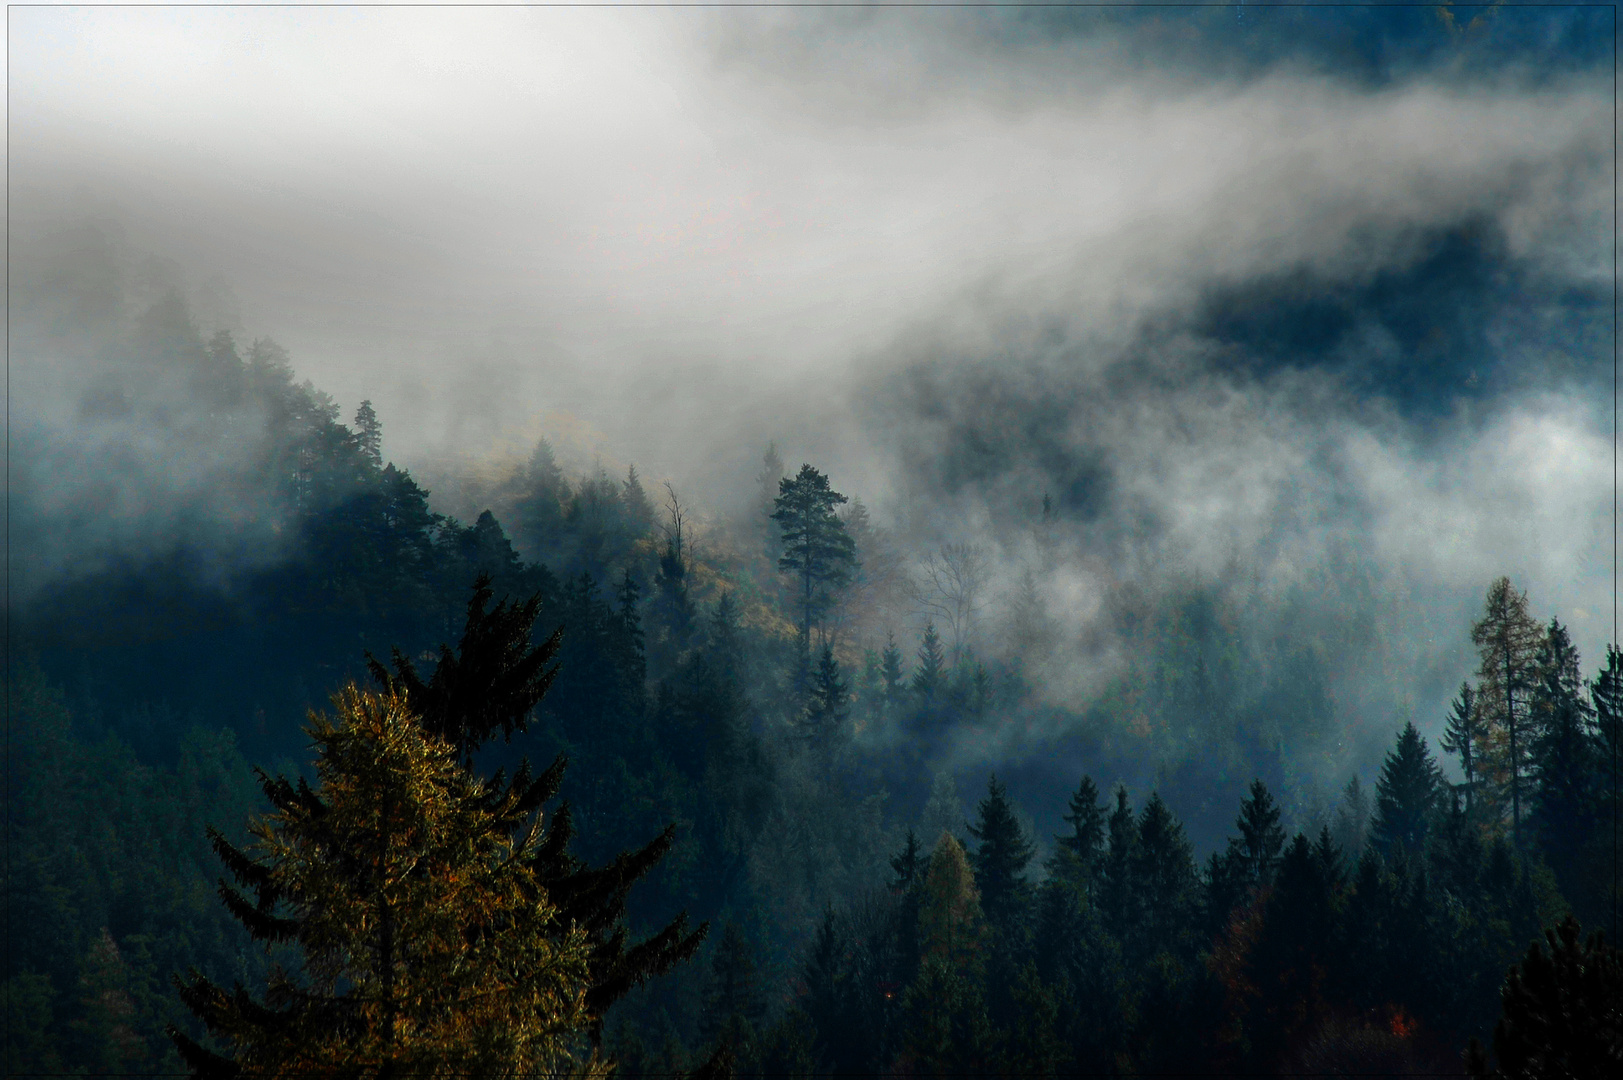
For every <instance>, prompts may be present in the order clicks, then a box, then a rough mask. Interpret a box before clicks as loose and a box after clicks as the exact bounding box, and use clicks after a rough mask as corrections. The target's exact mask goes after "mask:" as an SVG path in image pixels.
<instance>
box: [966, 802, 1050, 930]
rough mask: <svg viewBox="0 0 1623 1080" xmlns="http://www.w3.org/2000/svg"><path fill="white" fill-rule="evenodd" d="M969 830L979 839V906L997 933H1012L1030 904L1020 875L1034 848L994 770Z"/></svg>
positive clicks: (1028, 892)
mask: <svg viewBox="0 0 1623 1080" xmlns="http://www.w3.org/2000/svg"><path fill="white" fill-rule="evenodd" d="M969 832H970V835H971V836H973V837H974V838H975V839H976V840H978V841H980V843H979V846H978V847H977V848H976V850H975V860H974V861H975V886H976V888H977V889H978V890H979V891H980V896H981V909H982V910H983V911H984V912H985V914H986V918H987V921H988V922H989V923H991V925H992V926H993V927H994V928H996V929H997V930H998V932H999V933H1000V934H1003V935H1005V936H1012V935H1014V934H1016V933H1018V931H1019V929H1020V928H1021V926H1022V924H1023V922H1024V920H1025V916H1026V914H1027V908H1028V907H1029V906H1030V899H1031V897H1030V892H1031V887H1030V885H1029V884H1028V883H1027V882H1026V880H1025V878H1024V876H1023V875H1024V874H1025V870H1026V865H1027V864H1028V863H1030V862H1031V857H1032V854H1033V851H1034V849H1033V847H1032V845H1031V842H1030V841H1029V840H1028V839H1027V838H1026V835H1025V830H1024V829H1022V828H1021V827H1020V822H1019V819H1017V818H1016V817H1015V816H1014V808H1013V807H1012V806H1011V805H1010V804H1009V800H1008V792H1007V791H1005V790H1004V787H1003V785H1002V784H1001V783H999V782H998V778H997V775H996V774H993V775H992V776H991V778H990V779H989V780H988V781H987V784H986V798H984V799H982V800H981V801H980V806H979V807H978V816H977V820H976V823H975V824H974V825H971V826H970V828H969Z"/></svg>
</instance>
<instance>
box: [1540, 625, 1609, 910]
mask: <svg viewBox="0 0 1623 1080" xmlns="http://www.w3.org/2000/svg"><path fill="white" fill-rule="evenodd" d="M1531 716H1532V720H1533V723H1532V725H1531V727H1532V730H1533V732H1534V734H1533V738H1532V747H1531V750H1530V753H1529V755H1528V756H1529V761H1530V765H1531V774H1532V781H1533V793H1532V800H1531V801H1532V807H1531V809H1530V810H1529V813H1528V825H1529V826H1531V828H1532V831H1533V834H1534V835H1535V836H1536V837H1537V838H1538V840H1539V843H1540V846H1541V847H1542V848H1543V849H1544V853H1545V857H1546V858H1547V859H1548V860H1549V862H1550V864H1551V865H1552V867H1553V868H1554V869H1555V872H1556V875H1557V877H1558V879H1559V880H1560V881H1561V883H1562V885H1563V886H1564V891H1565V892H1566V893H1567V894H1568V895H1569V896H1576V895H1577V892H1578V890H1579V888H1580V887H1581V886H1580V885H1579V880H1578V879H1579V877H1580V866H1579V863H1580V861H1581V860H1582V859H1583V857H1584V854H1585V849H1586V848H1587V846H1588V843H1589V837H1590V833H1591V831H1592V829H1593V827H1594V822H1593V820H1592V818H1593V814H1594V810H1595V809H1596V802H1597V800H1596V798H1595V796H1596V794H1597V792H1596V791H1595V790H1594V789H1595V787H1596V780H1597V778H1598V772H1599V770H1598V769H1597V768H1596V764H1597V763H1596V761H1595V756H1596V755H1595V750H1596V740H1595V734H1594V731H1593V721H1592V719H1591V716H1590V708H1589V703H1588V702H1587V701H1585V700H1584V693H1583V682H1582V679H1581V677H1580V676H1579V674H1578V650H1577V649H1576V648H1574V647H1573V645H1572V641H1571V638H1570V637H1569V636H1568V634H1567V628H1566V627H1564V626H1562V625H1561V623H1560V621H1559V620H1556V619H1551V620H1550V626H1549V629H1548V630H1547V631H1546V633H1545V639H1544V644H1543V646H1542V647H1541V648H1540V650H1539V656H1538V682H1537V684H1536V685H1535V686H1534V688H1533V697H1532V709H1531Z"/></svg>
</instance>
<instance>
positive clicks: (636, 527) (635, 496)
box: [620, 465, 654, 538]
mask: <svg viewBox="0 0 1623 1080" xmlns="http://www.w3.org/2000/svg"><path fill="white" fill-rule="evenodd" d="M620 501H621V503H622V504H623V505H624V506H625V515H626V521H627V523H628V524H629V525H630V527H631V535H632V537H633V538H636V537H640V536H647V535H648V534H649V533H650V532H652V531H653V529H654V504H653V501H652V500H650V499H649V498H648V492H646V491H644V490H643V486H642V479H641V478H640V477H639V476H638V475H637V467H636V466H635V465H632V466H630V467H629V468H627V469H626V478H625V480H624V481H623V482H622V483H621V485H620Z"/></svg>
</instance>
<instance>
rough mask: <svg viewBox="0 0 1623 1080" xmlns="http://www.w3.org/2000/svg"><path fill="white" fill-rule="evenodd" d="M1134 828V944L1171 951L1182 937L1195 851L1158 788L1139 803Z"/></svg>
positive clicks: (1149, 951)
mask: <svg viewBox="0 0 1623 1080" xmlns="http://www.w3.org/2000/svg"><path fill="white" fill-rule="evenodd" d="M1137 831H1138V843H1137V845H1136V846H1135V847H1134V849H1133V858H1132V877H1133V888H1134V892H1136V893H1137V896H1138V901H1139V904H1138V906H1139V914H1140V918H1141V920H1142V921H1141V923H1140V926H1139V930H1140V933H1141V935H1142V936H1141V938H1140V940H1139V947H1140V950H1141V955H1142V956H1143V957H1145V958H1148V957H1150V956H1153V955H1155V953H1157V952H1159V951H1161V950H1162V949H1167V950H1171V951H1173V952H1177V951H1179V950H1180V949H1181V948H1182V947H1183V946H1184V945H1185V944H1186V943H1187V930H1188V927H1189V924H1190V921H1191V920H1190V916H1191V914H1192V913H1193V910H1194V904H1195V899H1196V897H1195V884H1196V877H1195V857H1194V848H1193V846H1192V845H1191V844H1190V843H1189V841H1188V839H1187V838H1186V837H1185V836H1184V831H1183V825H1182V824H1181V823H1180V822H1179V821H1178V819H1177V816H1176V815H1174V814H1173V813H1172V810H1171V808H1170V807H1168V806H1167V804H1166V803H1165V802H1164V801H1163V800H1162V798H1161V796H1160V793H1159V792H1155V793H1151V795H1150V798H1149V801H1148V802H1146V803H1145V804H1144V810H1143V812H1142V813H1140V815H1139V819H1138V830H1137Z"/></svg>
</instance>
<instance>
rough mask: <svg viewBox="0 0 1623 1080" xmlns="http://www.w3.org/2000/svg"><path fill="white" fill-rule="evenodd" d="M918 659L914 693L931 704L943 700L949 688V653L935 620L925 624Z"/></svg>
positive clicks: (920, 699)
mask: <svg viewBox="0 0 1623 1080" xmlns="http://www.w3.org/2000/svg"><path fill="white" fill-rule="evenodd" d="M918 660H919V662H918V666H917V667H915V668H914V669H913V684H912V685H913V693H914V695H915V696H916V697H917V698H918V699H919V701H920V703H922V704H923V705H925V706H930V705H933V704H935V703H936V702H937V701H939V700H941V698H942V696H943V695H944V694H945V692H946V689H947V654H946V652H945V651H944V650H943V649H942V647H941V635H940V634H938V633H936V629H935V623H933V622H929V623H925V624H924V636H923V637H922V638H921V639H920V640H919V653H918Z"/></svg>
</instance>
